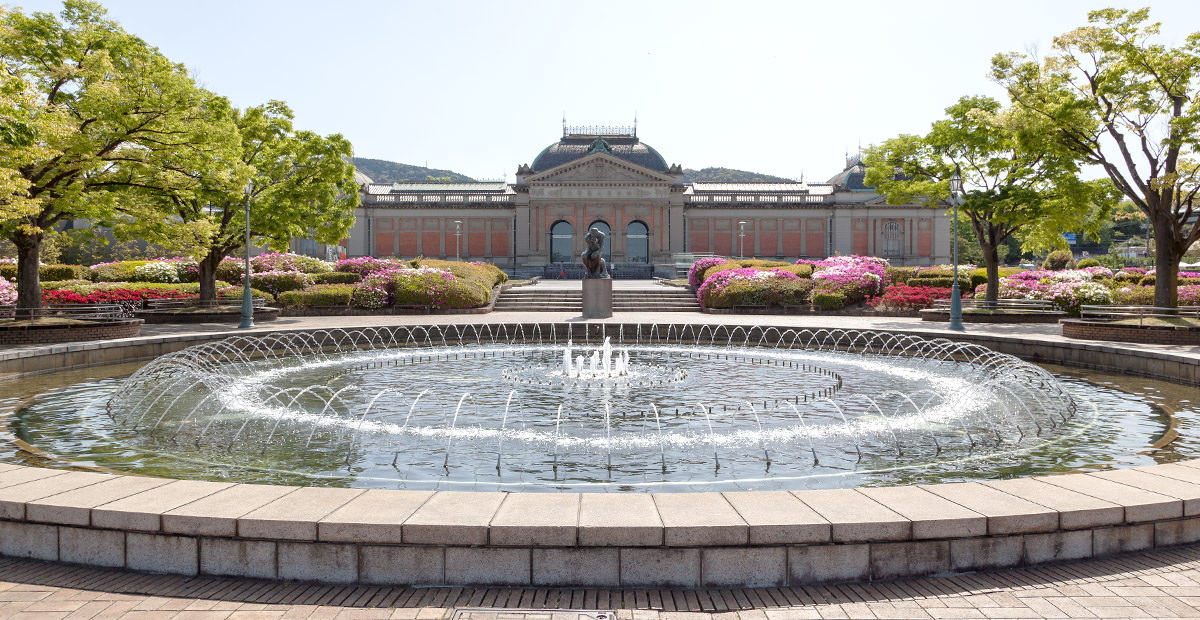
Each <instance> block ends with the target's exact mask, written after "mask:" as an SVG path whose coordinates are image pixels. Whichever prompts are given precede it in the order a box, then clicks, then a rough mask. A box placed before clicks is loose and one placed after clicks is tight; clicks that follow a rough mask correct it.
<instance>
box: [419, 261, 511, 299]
mask: <svg viewBox="0 0 1200 620" xmlns="http://www.w3.org/2000/svg"><path fill="white" fill-rule="evenodd" d="M411 264H412V266H413V267H422V266H424V267H435V268H437V269H445V270H446V271H449V272H450V273H452V274H454V275H455V277H457V278H459V279H463V280H470V281H471V282H473V283H475V284H478V285H479V286H481V287H483V288H484V289H485V290H486V291H487V294H488V297H489V298H490V297H491V294H492V287H494V286H496V285H497V284H503V283H505V282H507V281H508V274H506V273H504V272H503V271H501V270H500V268H499V267H497V266H495V265H493V264H491V263H481V264H476V263H464V262H459V261H450V260H434V259H428V258H416V259H413V260H412V262H411Z"/></svg>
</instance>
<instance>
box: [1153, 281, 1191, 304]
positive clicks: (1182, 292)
mask: <svg viewBox="0 0 1200 620" xmlns="http://www.w3.org/2000/svg"><path fill="white" fill-rule="evenodd" d="M1178 290H1179V305H1181V306H1200V284H1189V285H1187V286H1180V287H1179V289H1178ZM1151 299H1153V297H1151Z"/></svg>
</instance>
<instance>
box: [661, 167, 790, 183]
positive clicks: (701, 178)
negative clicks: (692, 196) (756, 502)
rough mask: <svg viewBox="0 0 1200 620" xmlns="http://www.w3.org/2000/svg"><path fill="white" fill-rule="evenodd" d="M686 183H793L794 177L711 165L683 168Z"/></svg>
mask: <svg viewBox="0 0 1200 620" xmlns="http://www.w3.org/2000/svg"><path fill="white" fill-rule="evenodd" d="M683 182H684V183H792V182H793V181H792V179H785V178H783V177H777V176H774V175H770V174H762V173H759V172H750V171H749V170H737V169H735V168H719V167H709V168H701V169H699V170H693V169H691V168H684V169H683Z"/></svg>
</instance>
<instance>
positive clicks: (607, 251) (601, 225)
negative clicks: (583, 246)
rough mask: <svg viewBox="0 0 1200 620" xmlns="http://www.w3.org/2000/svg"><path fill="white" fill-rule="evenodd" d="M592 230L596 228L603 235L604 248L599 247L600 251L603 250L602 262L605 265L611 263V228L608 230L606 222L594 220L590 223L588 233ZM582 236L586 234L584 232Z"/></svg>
mask: <svg viewBox="0 0 1200 620" xmlns="http://www.w3.org/2000/svg"><path fill="white" fill-rule="evenodd" d="M593 228H598V229H600V232H602V233H604V246H603V247H601V249H602V250H604V261H605V262H607V263H611V262H612V228H610V227H609V225H608V222H605V221H604V220H596V221H595V222H592V224H591V225H590V226H588V230H589V231H590V230H591V229H593ZM584 234H587V233H586V232H585V233H584Z"/></svg>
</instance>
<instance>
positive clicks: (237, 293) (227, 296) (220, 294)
mask: <svg viewBox="0 0 1200 620" xmlns="http://www.w3.org/2000/svg"><path fill="white" fill-rule="evenodd" d="M218 286H220V285H218ZM250 297H251V298H255V297H259V298H262V299H265V300H266V302H267V303H269V304H272V303H275V296H274V295H272V294H271V293H268V292H267V291H264V290H261V289H257V288H253V287H251V288H250ZM217 299H219V300H221V301H228V302H230V303H241V302H242V287H241V286H226V287H222V288H218V289H217Z"/></svg>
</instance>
